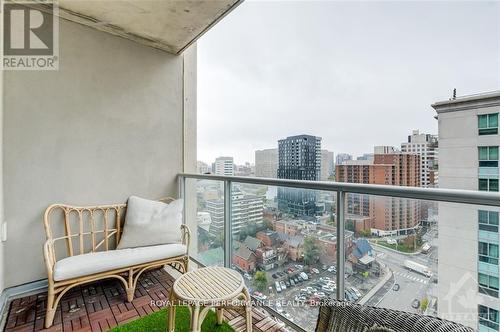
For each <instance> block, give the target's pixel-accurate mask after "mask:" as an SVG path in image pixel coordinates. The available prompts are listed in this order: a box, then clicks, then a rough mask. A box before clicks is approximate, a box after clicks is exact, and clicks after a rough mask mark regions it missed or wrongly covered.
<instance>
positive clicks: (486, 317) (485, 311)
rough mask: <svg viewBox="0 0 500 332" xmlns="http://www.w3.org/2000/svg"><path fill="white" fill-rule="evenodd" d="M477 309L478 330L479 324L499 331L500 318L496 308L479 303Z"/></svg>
mask: <svg viewBox="0 0 500 332" xmlns="http://www.w3.org/2000/svg"><path fill="white" fill-rule="evenodd" d="M477 311H478V315H479V330H480V331H481V326H484V327H487V328H489V329H493V330H494V331H499V328H500V319H499V315H498V311H497V310H495V309H491V308H488V307H486V306H484V305H479V306H478V309H477Z"/></svg>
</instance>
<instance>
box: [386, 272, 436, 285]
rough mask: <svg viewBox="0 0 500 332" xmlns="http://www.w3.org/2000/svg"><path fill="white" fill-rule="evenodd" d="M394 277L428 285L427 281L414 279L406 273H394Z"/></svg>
mask: <svg viewBox="0 0 500 332" xmlns="http://www.w3.org/2000/svg"><path fill="white" fill-rule="evenodd" d="M394 275H397V276H400V277H403V278H406V279H410V280H413V281H416V282H420V283H422V284H428V283H429V280H426V279H423V278H419V277H415V276H412V275H410V274H408V273H404V272H399V271H394Z"/></svg>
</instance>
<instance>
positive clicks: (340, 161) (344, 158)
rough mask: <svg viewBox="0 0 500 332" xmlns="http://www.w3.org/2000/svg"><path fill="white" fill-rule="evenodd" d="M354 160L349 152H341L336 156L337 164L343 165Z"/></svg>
mask: <svg viewBox="0 0 500 332" xmlns="http://www.w3.org/2000/svg"><path fill="white" fill-rule="evenodd" d="M347 160H352V156H351V155H350V154H348V153H339V154H337V157H336V158H335V165H342V164H343V163H344V162H345V161H347Z"/></svg>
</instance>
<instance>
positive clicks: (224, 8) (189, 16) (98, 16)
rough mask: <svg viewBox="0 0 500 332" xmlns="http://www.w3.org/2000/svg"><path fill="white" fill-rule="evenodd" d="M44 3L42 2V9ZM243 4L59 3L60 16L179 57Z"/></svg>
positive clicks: (201, 0)
mask: <svg viewBox="0 0 500 332" xmlns="http://www.w3.org/2000/svg"><path fill="white" fill-rule="evenodd" d="M43 2H44V1H40V2H39V8H40V7H43V6H44V4H43ZM241 2H242V0H92V1H89V0H59V16H60V17H62V18H65V19H67V20H70V21H73V22H77V23H80V24H84V25H87V26H90V27H92V28H95V29H97V30H101V31H105V32H108V33H111V34H114V35H118V36H121V37H124V38H127V39H131V40H134V41H136V42H138V43H141V44H144V45H147V46H151V47H154V48H158V49H161V50H164V51H167V52H169V53H174V54H179V53H181V52H182V51H183V50H184V49H185V48H186V47H188V46H189V45H190V44H191V43H193V42H194V41H196V39H198V38H199V37H200V36H201V35H202V34H203V33H204V32H205V31H207V30H208V29H210V28H211V27H212V26H213V25H214V24H215V23H217V22H218V21H219V20H220V19H221V18H223V17H224V16H225V15H226V14H227V13H229V12H230V11H231V10H233V9H234V8H235V7H236V6H237V5H238V4H240V3H241Z"/></svg>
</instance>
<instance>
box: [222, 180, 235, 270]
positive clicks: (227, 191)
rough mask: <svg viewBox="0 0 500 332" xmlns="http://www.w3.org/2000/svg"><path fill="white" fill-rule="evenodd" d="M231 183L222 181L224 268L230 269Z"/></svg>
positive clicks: (231, 244) (231, 243)
mask: <svg viewBox="0 0 500 332" xmlns="http://www.w3.org/2000/svg"><path fill="white" fill-rule="evenodd" d="M232 196H233V195H232V188H231V181H230V180H224V266H225V267H229V268H230V267H231V253H232V246H233V242H232V238H233V234H232V225H231V203H232V202H231V200H232Z"/></svg>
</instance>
